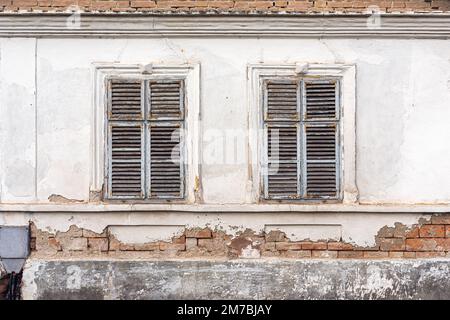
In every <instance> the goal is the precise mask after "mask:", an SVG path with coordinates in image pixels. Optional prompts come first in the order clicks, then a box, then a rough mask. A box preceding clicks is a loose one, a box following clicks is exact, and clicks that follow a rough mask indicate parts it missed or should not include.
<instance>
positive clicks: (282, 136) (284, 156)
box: [267, 125, 299, 198]
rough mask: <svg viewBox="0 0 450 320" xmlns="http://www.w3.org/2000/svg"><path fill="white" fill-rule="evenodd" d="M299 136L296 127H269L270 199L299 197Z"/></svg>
mask: <svg viewBox="0 0 450 320" xmlns="http://www.w3.org/2000/svg"><path fill="white" fill-rule="evenodd" d="M297 134H298V127H297V126H296V125H292V126H277V125H269V126H268V127H267V139H268V140H267V145H268V150H267V156H268V164H269V167H268V177H267V183H268V185H267V194H268V196H269V197H270V198H296V197H297V196H298V190H299V189H298V164H297V160H298V156H297V151H298V150H297V149H298V142H297V141H298V138H297Z"/></svg>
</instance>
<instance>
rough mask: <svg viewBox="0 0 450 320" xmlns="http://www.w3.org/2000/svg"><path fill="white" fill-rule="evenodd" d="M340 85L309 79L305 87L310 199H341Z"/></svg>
mask: <svg viewBox="0 0 450 320" xmlns="http://www.w3.org/2000/svg"><path fill="white" fill-rule="evenodd" d="M338 84H339V82H337V81H336V80H315V81H311V80H308V81H305V84H304V99H303V101H304V104H305V106H304V110H305V111H304V117H305V122H304V130H303V134H304V138H305V147H304V152H305V153H306V163H305V166H306V170H305V171H306V179H305V183H306V186H305V197H306V198H310V199H327V198H336V197H337V196H338V187H339V170H338V167H339V156H340V155H339V130H338V126H339V123H338V119H339V109H338V105H339V91H338V89H339V86H338Z"/></svg>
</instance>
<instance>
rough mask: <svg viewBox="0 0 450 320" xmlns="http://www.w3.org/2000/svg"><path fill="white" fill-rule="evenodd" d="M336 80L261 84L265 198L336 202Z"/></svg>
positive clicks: (337, 163) (313, 79) (338, 102)
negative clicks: (329, 200) (328, 200)
mask: <svg viewBox="0 0 450 320" xmlns="http://www.w3.org/2000/svg"><path fill="white" fill-rule="evenodd" d="M339 88H340V82H339V80H338V79H333V78H323V77H322V78H320V77H319V78H300V79H299V78H288V77H287V78H275V79H266V80H264V81H263V100H262V101H263V105H264V108H263V117H262V120H263V125H264V148H263V152H264V155H263V157H262V159H263V185H264V198H266V199H305V200H306V199H312V200H326V199H338V198H340V157H341V152H340V141H339V140H340V134H339V127H340V113H341V108H340V94H339V92H340V90H339Z"/></svg>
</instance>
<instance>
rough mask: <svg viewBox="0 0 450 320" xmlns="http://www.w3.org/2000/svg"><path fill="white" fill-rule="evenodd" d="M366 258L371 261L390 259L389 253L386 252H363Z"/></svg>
mask: <svg viewBox="0 0 450 320" xmlns="http://www.w3.org/2000/svg"><path fill="white" fill-rule="evenodd" d="M363 252H364V258H369V259H383V258H388V257H389V252H386V251H363Z"/></svg>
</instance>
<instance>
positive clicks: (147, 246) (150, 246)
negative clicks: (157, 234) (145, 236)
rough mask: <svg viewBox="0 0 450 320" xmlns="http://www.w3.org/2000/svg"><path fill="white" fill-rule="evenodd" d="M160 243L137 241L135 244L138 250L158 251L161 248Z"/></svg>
mask: <svg viewBox="0 0 450 320" xmlns="http://www.w3.org/2000/svg"><path fill="white" fill-rule="evenodd" d="M159 246H160V244H159V243H158V242H148V243H135V244H134V245H133V247H134V250H136V251H157V250H159Z"/></svg>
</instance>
